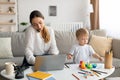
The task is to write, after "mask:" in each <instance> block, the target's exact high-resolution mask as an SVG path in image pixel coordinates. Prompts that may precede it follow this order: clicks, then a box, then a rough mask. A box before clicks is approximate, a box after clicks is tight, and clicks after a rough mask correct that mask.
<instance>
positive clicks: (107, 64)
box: [104, 52, 113, 69]
mask: <svg viewBox="0 0 120 80" xmlns="http://www.w3.org/2000/svg"><path fill="white" fill-rule="evenodd" d="M112 60H113V54H112V52H106V53H105V64H104V65H105V69H111V68H112Z"/></svg>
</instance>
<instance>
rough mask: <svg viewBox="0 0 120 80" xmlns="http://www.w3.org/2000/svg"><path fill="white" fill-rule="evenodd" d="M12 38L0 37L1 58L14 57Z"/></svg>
mask: <svg viewBox="0 0 120 80" xmlns="http://www.w3.org/2000/svg"><path fill="white" fill-rule="evenodd" d="M12 57H13V54H12V51H11V38H0V58H12Z"/></svg>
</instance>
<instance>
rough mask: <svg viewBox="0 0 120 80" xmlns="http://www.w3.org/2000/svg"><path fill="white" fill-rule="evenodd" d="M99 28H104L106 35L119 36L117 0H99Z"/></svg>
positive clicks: (118, 5)
mask: <svg viewBox="0 0 120 80" xmlns="http://www.w3.org/2000/svg"><path fill="white" fill-rule="evenodd" d="M99 4H100V5H99V10H100V28H101V29H106V31H107V34H108V36H112V37H117V38H120V9H119V7H120V3H119V0H99Z"/></svg>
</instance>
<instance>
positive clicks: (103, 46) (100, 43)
mask: <svg viewBox="0 0 120 80" xmlns="http://www.w3.org/2000/svg"><path fill="white" fill-rule="evenodd" d="M89 44H90V45H91V46H92V47H93V49H94V50H95V52H96V53H98V54H99V55H100V56H105V51H110V50H111V47H112V38H107V37H101V36H95V35H92V37H91V39H90V42H89Z"/></svg>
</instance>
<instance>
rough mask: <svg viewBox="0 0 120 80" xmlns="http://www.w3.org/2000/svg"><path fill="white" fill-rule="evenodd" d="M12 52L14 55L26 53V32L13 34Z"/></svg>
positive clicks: (18, 55)
mask: <svg viewBox="0 0 120 80" xmlns="http://www.w3.org/2000/svg"><path fill="white" fill-rule="evenodd" d="M11 37H12V42H11V43H12V52H13V56H14V57H16V56H17V57H20V56H24V54H25V33H24V32H21V33H20V32H19V33H13V34H12V36H11Z"/></svg>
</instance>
